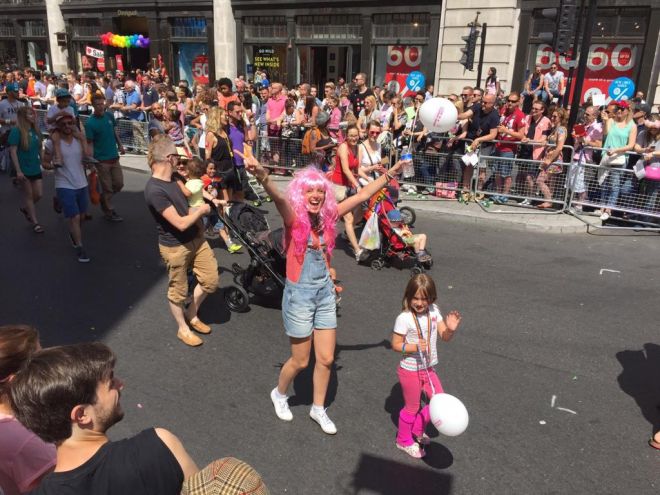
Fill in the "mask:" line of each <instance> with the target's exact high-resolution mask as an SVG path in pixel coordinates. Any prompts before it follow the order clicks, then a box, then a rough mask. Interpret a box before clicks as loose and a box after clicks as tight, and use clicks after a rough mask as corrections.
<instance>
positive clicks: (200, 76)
mask: <svg viewBox="0 0 660 495" xmlns="http://www.w3.org/2000/svg"><path fill="white" fill-rule="evenodd" d="M192 75H193V79H195V81H197V82H198V83H200V84H208V83H209V58H208V57H207V56H206V55H197V56H196V57H195V58H194V59H193V62H192Z"/></svg>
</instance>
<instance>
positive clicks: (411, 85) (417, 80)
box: [406, 70, 426, 91]
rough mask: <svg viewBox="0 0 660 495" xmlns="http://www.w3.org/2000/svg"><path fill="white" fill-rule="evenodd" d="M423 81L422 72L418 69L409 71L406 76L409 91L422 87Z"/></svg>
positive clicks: (424, 80)
mask: <svg viewBox="0 0 660 495" xmlns="http://www.w3.org/2000/svg"><path fill="white" fill-rule="evenodd" d="M425 82H426V79H425V78H424V74H422V73H421V72H419V71H418V70H416V71H415V72H411V73H410V74H408V77H407V78H406V86H407V87H408V89H409V90H410V91H419V90H420V89H422V88H423V87H424V83H425Z"/></svg>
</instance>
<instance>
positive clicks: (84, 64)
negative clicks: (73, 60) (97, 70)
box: [81, 55, 92, 70]
mask: <svg viewBox="0 0 660 495" xmlns="http://www.w3.org/2000/svg"><path fill="white" fill-rule="evenodd" d="M81 61H82V67H83V69H85V70H91V68H92V60H91V59H89V58H87V56H85V55H83V56H82V60H81Z"/></svg>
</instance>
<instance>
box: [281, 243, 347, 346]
mask: <svg viewBox="0 0 660 495" xmlns="http://www.w3.org/2000/svg"><path fill="white" fill-rule="evenodd" d="M320 243H321V246H322V245H323V236H321V237H320ZM282 319H283V320H284V330H285V332H286V334H287V335H288V336H289V337H295V338H305V337H309V336H310V335H312V332H313V331H314V329H317V330H327V329H334V328H337V304H336V300H335V290H334V284H333V282H332V279H331V278H330V273H329V271H328V266H327V264H326V261H325V255H324V252H323V248H322V247H321V248H319V249H315V248H314V247H313V246H312V243H311V237H310V238H309V239H308V240H307V250H306V251H305V261H304V262H303V267H302V272H301V273H300V278H299V279H298V282H297V283H296V282H291V281H290V280H289V279H287V280H286V284H285V286H284V297H283V298H282Z"/></svg>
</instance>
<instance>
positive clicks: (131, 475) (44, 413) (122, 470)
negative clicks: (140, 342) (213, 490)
mask: <svg viewBox="0 0 660 495" xmlns="http://www.w3.org/2000/svg"><path fill="white" fill-rule="evenodd" d="M114 367H115V356H114V354H113V352H112V351H111V350H110V348H108V347H107V346H106V345H105V344H102V343H99V342H95V343H84V344H75V345H69V346H61V347H51V348H49V349H44V350H42V351H39V352H37V353H35V354H34V355H33V357H32V359H31V360H30V362H29V363H28V365H27V366H26V367H25V368H24V369H23V370H22V371H21V372H20V373H18V374H17V375H16V377H15V379H14V381H13V382H12V387H11V393H12V397H11V400H12V409H13V410H14V411H16V417H17V419H18V420H19V421H20V422H21V423H23V425H25V426H26V427H27V428H28V429H29V430H31V431H32V432H34V433H35V434H36V435H37V436H39V437H40V438H41V439H42V440H44V441H45V442H49V443H54V444H55V445H56V447H57V464H56V466H55V471H54V472H53V473H50V474H49V475H47V476H45V477H44V479H43V481H42V482H41V484H40V485H39V487H38V488H37V489H36V490H35V491H33V492H32V493H33V494H36V495H49V494H57V493H68V494H81V495H82V494H85V495H86V494H90V493H105V494H108V495H114V494H118V495H126V494H129V493H140V494H145V495H148V494H153V495H157V494H158V495H169V494H171V495H179V493H181V486H182V484H183V482H184V480H186V479H187V478H189V477H190V476H191V475H193V474H195V473H196V472H197V471H198V468H197V466H196V465H195V462H194V461H193V460H192V458H191V457H190V455H188V453H187V452H186V449H185V448H184V447H183V445H182V444H181V442H180V441H179V439H178V438H177V437H176V436H175V435H173V434H172V433H170V432H169V431H167V430H164V429H162V428H149V429H147V430H144V431H142V432H141V433H138V434H137V435H135V436H133V437H131V438H125V439H123V440H119V441H116V442H111V441H110V440H109V439H108V437H107V431H108V430H109V429H110V428H111V427H112V426H113V425H114V424H116V423H118V422H119V421H121V419H122V418H123V417H124V412H123V411H122V408H121V405H120V402H119V400H120V395H121V390H122V388H123V383H122V382H121V380H120V379H119V378H117V377H116V376H115V375H114Z"/></svg>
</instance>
